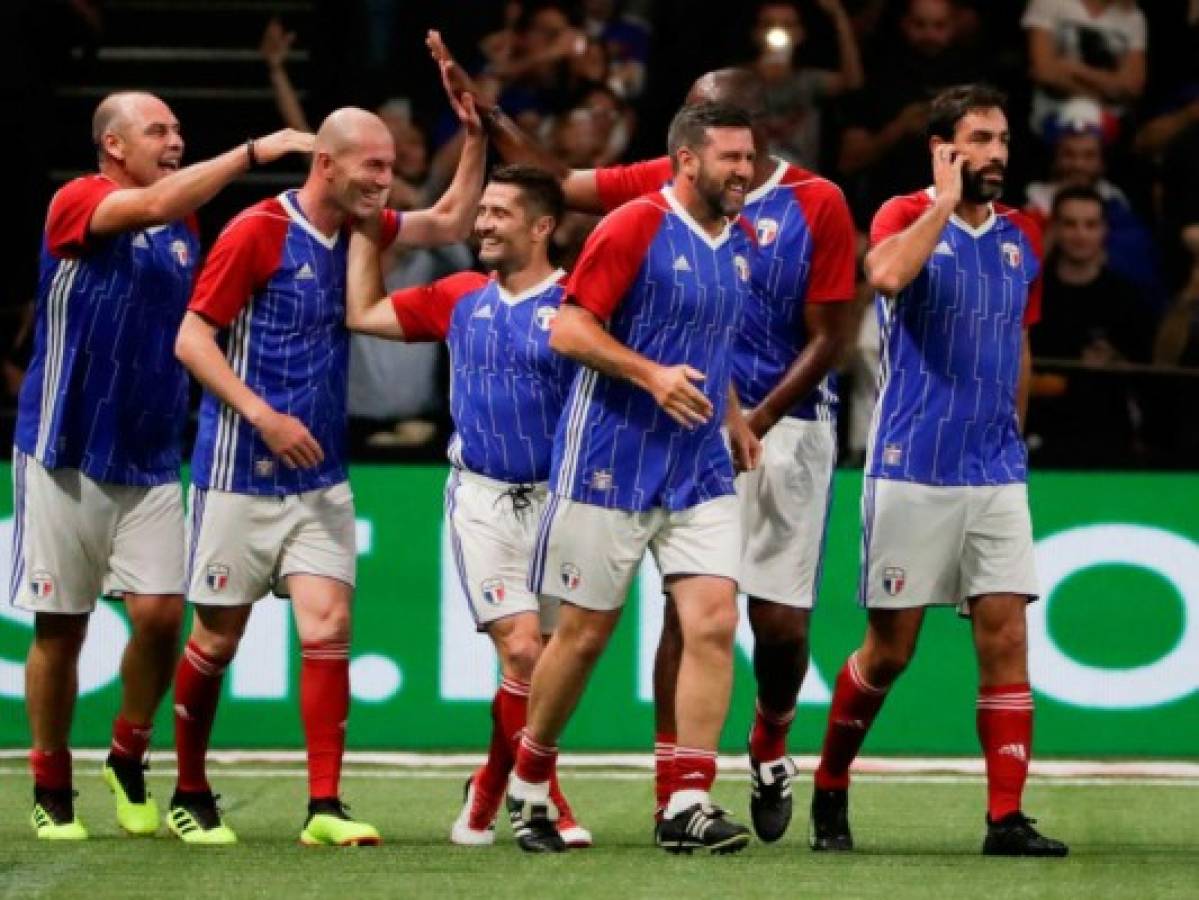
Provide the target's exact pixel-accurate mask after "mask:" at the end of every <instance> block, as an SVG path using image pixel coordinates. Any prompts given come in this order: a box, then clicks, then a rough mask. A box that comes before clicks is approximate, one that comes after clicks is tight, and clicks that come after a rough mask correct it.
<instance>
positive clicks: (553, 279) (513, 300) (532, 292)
mask: <svg viewBox="0 0 1199 900" xmlns="http://www.w3.org/2000/svg"><path fill="white" fill-rule="evenodd" d="M565 274H566V272H565V271H564V270H563V269H555V270H554V271H553V272H551V273H550V274H549V275H547V276H546V277H545V278H543V279H542V280H541V281H539V282H537V283H536V284H535V285H533V286H531V287H527V288H525V289H524V290H523V291H521V292H520V293H519V294H509V293H508V292H507V291H506V290H504V289H503V288H502V287H500V283H499V281H496V283H495V290H496V293H498V294H499V295H500V300H501V301H502V302H504V303H506V304H507V305H508V306H516V305H517V304H518V303H523V302H524V301H526V300H528V299H530V298H532V297H536V296H538V295H539V294H543V293H545V292H546V291H548V290H549V289H550V288H551V287H552V286H553V285H554V284H556V283H557V282H558V281H559V280H561V278H562V277H563V276H564V275H565Z"/></svg>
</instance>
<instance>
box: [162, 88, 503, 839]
mask: <svg viewBox="0 0 1199 900" xmlns="http://www.w3.org/2000/svg"><path fill="white" fill-rule="evenodd" d="M463 117H464V124H465V125H466V126H467V131H468V137H467V140H466V142H465V144H464V150H463V153H462V157H461V159H460V160H459V166H458V171H457V173H456V175H455V176H454V180H453V182H452V183H451V184H450V186H449V188H448V189H447V190H446V193H445V195H444V196H443V197H442V198H441V199H440V200H439V201H438V202H437V204H436V205H435V206H434V207H432V208H431V209H426V210H417V211H414V212H409V213H405V214H404V215H403V216H402V218H401V217H399V216H397V215H395V214H394V213H390V212H386V213H385V215H384V224H383V232H384V235H383V240H384V243H385V244H386V243H390V242H391V241H393V240H396V239H398V240H400V241H403V242H404V243H408V244H417V245H432V244H439V243H450V242H455V241H460V240H462V239H464V238H465V237H466V236H467V234H469V232H470V229H471V225H472V223H473V221H474V215H475V208H476V206H477V203H478V197H479V194H480V192H481V190H482V176H483V160H484V151H485V143H486V141H485V138H484V136H483V132H482V126H481V125H480V123H479V121H478V117H477V116H476V115H475V114H474V111H473V107H470V108H469V109H464V110H463ZM394 158H395V149H394V147H393V144H392V137H391V134H390V132H389V131H388V130H387V128H386V126H385V125H384V124H383V122H382V120H380V119H379V118H378V117H377V116H375V115H374V114H372V113H368V112H366V111H365V110H360V109H349V108H347V109H340V110H337V111H336V112H334V113H332V114H331V115H330V116H329V117H328V118H327V119H326V120H325V122H324V123H323V124H322V125H321V127H320V130H319V132H318V133H317V137H316V153H315V155H314V158H313V161H312V168H311V170H310V171H309V174H308V178H307V180H306V181H305V183H304V185H303V187H301V188H300V189H299V190H289V191H285V192H283V193H282V194H280V195H279V196H277V197H272V198H270V199H268V200H264V201H262V202H261V203H258V204H256V205H255V206H252V207H250V208H249V209H248V210H246V211H245V212H243V213H241V214H240V215H239V216H237V217H236V218H234V219H233V220H232V221H231V222H230V223H229V224H228V225H227V226H226V228H225V230H224V231H223V232H222V233H221V236H220V237H219V238H218V239H217V242H216V244H215V246H214V247H213V248H212V251H211V253H210V254H209V256H208V260H207V261H206V263H205V265H204V269H203V271H202V272H201V273H200V278H199V281H198V283H197V285H196V290H195V293H194V294H193V295H192V299H191V303H190V304H189V305H188V312H187V315H186V317H185V318H184V321H183V326H182V328H181V329H180V330H179V337H178V340H177V342H176V353H177V354H178V356H179V359H181V360H182V361H183V364H184V365H185V366H186V367H187V368H188V369H189V370H191V372H192V374H194V375H195V376H196V378H197V379H199V381H200V382H201V383H202V384H203V386H204V388H205V392H204V399H203V402H202V404H201V407H200V425H199V433H198V435H197V437H196V447H195V452H194V455H193V457H192V479H193V484H192V496H191V510H192V524H191V541H190V547H191V549H190V554H191V557H190V559H189V562H188V570H189V571H190V573H191V577H190V585H189V592H188V595H189V599H190V600H191V602H192V604H193V606H194V609H195V616H194V619H193V625H192V633H191V638H190V640H189V641H188V643H187V647H186V649H185V650H184V654H183V658H182V659H181V660H180V663H179V668H178V671H177V673H176V676H175V746H176V752H177V755H178V762H179V780H178V783H177V785H176V790H175V794H174V796H173V797H172V799H171V809H170V813H169V816H168V825H169V827H170V829H171V831H172V832H173V833H174V834H175V835H177V836H178V837H179V838H181V839H182V840H183V841H185V842H186V843H190V844H208V845H213V844H231V843H234V842H235V841H236V836H235V835H234V833H233V831H232V830H231V829H230V828H229V827H228V826H227V825H225V824H224V822H223V821H222V819H221V815H220V812H219V811H218V810H217V807H216V804H215V798H214V797H213V794H212V790H211V788H210V786H209V783H208V779H207V774H206V772H205V755H206V752H207V748H208V739H209V734H210V733H211V730H212V723H213V718H214V716H215V713H216V706H217V700H218V698H219V696H220V690H221V680H222V674H223V672H224V671H225V668H226V667H227V666H228V665H229V662H230V661H231V660H232V659H233V656H234V653H235V652H236V651H237V646H238V642H239V641H240V640H241V636H242V633H243V631H244V630H245V627H246V622H247V621H248V620H249V617H250V612H251V610H252V608H253V604H254V602H255V601H256V600H258V599H259V598H260V597H263V596H266V595H267V594H268V593H270V592H272V591H273V592H274V593H276V594H277V595H279V596H282V597H290V599H291V603H292V611H293V612H294V614H295V620H296V630H297V631H298V633H299V636H300V643H301V660H302V661H301V666H300V714H301V719H302V721H303V726H304V738H305V742H306V744H307V748H308V793H309V803H308V818H307V820H306V822H305V824H304V828H303V830H302V832H301V834H300V840H301V841H302V842H303V843H305V844H326V845H335V846H348V845H374V844H378V843H379V842H380V837H379V832H378V831H377V830H376V829H375V828H374V827H372V826H370V825H368V824H366V823H363V822H358V821H355V820H353V819H351V818H350V816H349V815H348V814H347V812H346V807H345V806H344V805H343V804H342V802H341V800H340V799H339V798H340V792H339V787H340V777H341V760H342V755H343V753H344V749H345V728H346V719H347V717H348V714H349V706H350V667H349V646H350V614H351V604H352V600H353V595H354V576H355V563H356V559H357V548H356V546H355V534H354V501H353V496H352V494H351V492H350V484H349V481H348V477H347V472H346V459H345V444H346V382H347V377H348V359H349V332H348V331H347V330H346V327H345V318H346V296H345V295H346V250H347V246H348V240H349V235H348V232H347V225H348V222H349V220H350V219H351V218H367V217H370V216H374V215H377V214H378V213H379V211H380V210H381V209H382V208H383V206H384V203H385V201H386V200H387V192H388V190H389V188H390V187H391V167H392V163H393V162H394Z"/></svg>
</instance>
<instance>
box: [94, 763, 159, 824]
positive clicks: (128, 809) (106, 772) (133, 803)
mask: <svg viewBox="0 0 1199 900" xmlns="http://www.w3.org/2000/svg"><path fill="white" fill-rule="evenodd" d="M135 765H136V766H137V771H136V772H134V771H131V770H126V771H118V769H117V768H116V767H114V766H112V765H110V764H109V763H107V762H106V763H104V768H102V769H101V770H100V776H101V777H102V778H103V779H104V783H105V784H106V785H108V789H109V790H110V791H112V796H113V797H114V798H115V799H116V802H117V824H118V825H120V826H121V828H122V829H123V830H124V831H126V832H127V833H128V834H132V835H136V836H139V837H150V836H153V835H154V834H155V833H156V832H157V831H158V803H157V802H156V801H155V800H154V798H153V797H151V796H150V792H149V791H148V790H146V780H145V775H144V774H143V769H142V766H141V763H135ZM122 768H123V767H122ZM139 798H140V800H139Z"/></svg>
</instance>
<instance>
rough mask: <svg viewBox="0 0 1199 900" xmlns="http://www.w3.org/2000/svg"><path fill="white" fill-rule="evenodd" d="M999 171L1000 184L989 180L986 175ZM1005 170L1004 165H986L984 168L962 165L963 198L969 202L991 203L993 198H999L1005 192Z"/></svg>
mask: <svg viewBox="0 0 1199 900" xmlns="http://www.w3.org/2000/svg"><path fill="white" fill-rule="evenodd" d="M996 173H998V175H999V178H1000V181H999V183H998V184H996V183H994V182H990V181H987V180H986V178H985V176H986V175H992V174H996ZM1004 173H1005V170H1004V169H1003V168H1002V167H999V168H996V167H995V166H986V167H984V168H983V169H971V168H970V167H969V166H962V199H963V200H965V201H966V202H967V203H990V202H991V201H992V200H998V199H999V197H1000V195H1001V194H1003V176H1004Z"/></svg>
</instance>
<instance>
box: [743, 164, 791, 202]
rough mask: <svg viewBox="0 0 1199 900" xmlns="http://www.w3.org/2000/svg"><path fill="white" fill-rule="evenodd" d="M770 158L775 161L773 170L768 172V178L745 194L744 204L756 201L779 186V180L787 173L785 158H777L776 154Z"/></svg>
mask: <svg viewBox="0 0 1199 900" xmlns="http://www.w3.org/2000/svg"><path fill="white" fill-rule="evenodd" d="M771 159H773V160H774V162H775V167H774V171H773V172H771V173H770V177H769V178H767V179H766V180H765V181H763V182H762V183H761V184H760V185H758V186H757V187H756V188H754V189H753V190H752V191H750V192H749V193H748V194H746V195H745V205H746V206H749V205H750V204H751V203H756V202H757V201H759V200H761V199H762V198H763V197H765V196H766V195H767V194H769V193H770V192H771V191H773V190H774V189H775V188H776V187H778V186H779V182H781V181H782V180H783V176H784V175H786V174H787V165H788V163H787V161H786V160H785V159H779V158H778V157H777V156H772V157H771Z"/></svg>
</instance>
